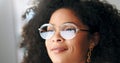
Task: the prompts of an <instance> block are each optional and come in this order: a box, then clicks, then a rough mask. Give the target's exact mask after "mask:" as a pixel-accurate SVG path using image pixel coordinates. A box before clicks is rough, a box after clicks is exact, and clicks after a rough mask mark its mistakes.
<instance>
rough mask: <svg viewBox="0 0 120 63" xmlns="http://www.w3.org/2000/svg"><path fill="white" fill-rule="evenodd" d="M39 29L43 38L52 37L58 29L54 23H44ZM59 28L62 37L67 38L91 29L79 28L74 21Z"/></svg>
mask: <svg viewBox="0 0 120 63" xmlns="http://www.w3.org/2000/svg"><path fill="white" fill-rule="evenodd" d="M38 30H39V33H40V36H41V37H42V38H43V39H50V38H51V37H52V36H53V35H54V34H55V31H56V30H55V27H54V25H53V24H43V25H42V26H41V27H40V28H38ZM59 30H60V35H61V37H63V38H64V39H67V40H68V39H72V38H74V37H75V35H76V34H77V33H78V31H89V30H86V29H78V27H77V26H76V25H75V24H73V23H64V24H62V25H61V26H60V28H59Z"/></svg>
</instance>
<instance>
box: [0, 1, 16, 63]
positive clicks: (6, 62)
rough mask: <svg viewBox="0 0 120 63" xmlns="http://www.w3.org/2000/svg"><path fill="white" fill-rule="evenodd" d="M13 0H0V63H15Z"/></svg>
mask: <svg viewBox="0 0 120 63" xmlns="http://www.w3.org/2000/svg"><path fill="white" fill-rule="evenodd" d="M12 6H13V1H11V0H0V63H17V60H16V58H17V56H16V55H17V53H16V45H15V44H16V43H15V34H14V33H15V29H14V27H15V26H14V16H13V7H12Z"/></svg>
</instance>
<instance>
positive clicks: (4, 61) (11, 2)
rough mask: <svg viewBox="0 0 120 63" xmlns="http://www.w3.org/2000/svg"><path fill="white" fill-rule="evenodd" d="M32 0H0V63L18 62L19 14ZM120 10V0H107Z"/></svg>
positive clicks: (20, 25)
mask: <svg viewBox="0 0 120 63" xmlns="http://www.w3.org/2000/svg"><path fill="white" fill-rule="evenodd" d="M31 1H32V0H0V63H20V62H21V60H22V57H23V51H24V50H23V49H20V48H19V44H20V41H21V40H22V39H21V36H20V35H21V30H22V26H23V25H24V23H25V21H23V20H22V18H21V15H22V14H23V13H24V12H25V9H26V8H28V7H30V6H32V3H31ZM107 1H108V2H109V3H111V4H113V5H114V6H115V7H117V8H118V9H119V10H120V0H107Z"/></svg>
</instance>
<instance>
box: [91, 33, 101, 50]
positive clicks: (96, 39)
mask: <svg viewBox="0 0 120 63" xmlns="http://www.w3.org/2000/svg"><path fill="white" fill-rule="evenodd" d="M99 39H100V35H99V33H98V32H95V33H94V34H93V35H92V36H91V39H90V46H89V48H94V47H95V46H96V45H97V44H98V43H99Z"/></svg>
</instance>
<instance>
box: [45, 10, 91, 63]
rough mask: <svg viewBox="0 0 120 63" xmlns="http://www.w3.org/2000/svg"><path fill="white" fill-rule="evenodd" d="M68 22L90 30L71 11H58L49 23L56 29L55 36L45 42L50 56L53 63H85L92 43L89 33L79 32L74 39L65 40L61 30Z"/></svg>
mask: <svg viewBox="0 0 120 63" xmlns="http://www.w3.org/2000/svg"><path fill="white" fill-rule="evenodd" d="M67 22H70V23H74V24H75V25H76V26H77V27H78V28H82V29H88V27H87V26H86V25H84V24H83V23H82V21H81V20H79V19H78V18H77V17H76V16H75V14H74V12H73V11H71V10H70V9H65V8H61V9H58V10H56V11H55V12H54V13H53V14H52V16H51V18H50V21H49V23H50V24H53V25H54V27H55V34H54V35H53V36H52V37H51V38H50V39H47V40H46V41H45V44H46V48H47V52H48V55H49V57H50V58H51V60H52V62H53V63H85V62H86V57H87V51H88V48H89V43H90V39H89V33H88V32H85V31H79V32H78V33H77V34H76V35H75V37H74V38H72V39H64V38H63V37H62V36H61V35H60V33H59V32H60V29H59V28H60V26H61V25H62V24H64V23H67Z"/></svg>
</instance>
